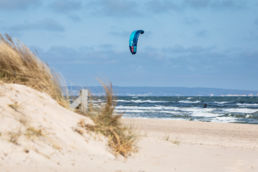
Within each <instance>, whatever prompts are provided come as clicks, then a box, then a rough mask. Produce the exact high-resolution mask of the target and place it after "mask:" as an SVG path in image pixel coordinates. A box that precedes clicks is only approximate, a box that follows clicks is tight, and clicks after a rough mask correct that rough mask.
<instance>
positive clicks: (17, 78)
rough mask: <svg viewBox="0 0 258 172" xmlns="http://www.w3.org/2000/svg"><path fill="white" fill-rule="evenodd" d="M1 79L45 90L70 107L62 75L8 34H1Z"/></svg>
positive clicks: (60, 102)
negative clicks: (61, 79)
mask: <svg viewBox="0 0 258 172" xmlns="http://www.w3.org/2000/svg"><path fill="white" fill-rule="evenodd" d="M0 81H3V82H4V83H17V84H22V85H26V86H29V87H31V88H34V89H36V90H38V91H41V92H45V93H47V94H49V95H50V96H51V97H52V98H53V99H55V100H56V101H57V102H58V103H59V104H61V105H62V106H65V107H68V101H67V100H66V98H64V96H63V94H62V89H61V86H60V77H59V76H58V75H57V74H56V73H54V72H53V71H51V70H50V68H49V67H48V66H47V65H46V64H45V63H44V62H42V61H41V60H40V59H39V58H38V57H37V56H36V55H35V54H34V53H32V52H31V51H30V49H29V48H28V47H26V46H25V45H24V44H23V43H21V42H20V41H14V40H13V39H12V38H11V37H10V36H9V35H7V34H5V35H4V36H3V35H1V34H0Z"/></svg>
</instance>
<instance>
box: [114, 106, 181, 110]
mask: <svg viewBox="0 0 258 172" xmlns="http://www.w3.org/2000/svg"><path fill="white" fill-rule="evenodd" d="M116 109H118V110H120V109H139V110H179V109H180V108H179V107H174V106H152V107H146V106H117V107H116Z"/></svg>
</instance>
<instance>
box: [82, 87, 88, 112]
mask: <svg viewBox="0 0 258 172" xmlns="http://www.w3.org/2000/svg"><path fill="white" fill-rule="evenodd" d="M80 94H81V106H80V108H81V109H80V110H81V112H83V113H86V112H87V110H88V90H85V89H83V90H81V92H80Z"/></svg>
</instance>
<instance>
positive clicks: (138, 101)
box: [117, 99, 169, 103]
mask: <svg viewBox="0 0 258 172" xmlns="http://www.w3.org/2000/svg"><path fill="white" fill-rule="evenodd" d="M117 102H127V103H167V102H169V101H158V100H140V99H139V100H117Z"/></svg>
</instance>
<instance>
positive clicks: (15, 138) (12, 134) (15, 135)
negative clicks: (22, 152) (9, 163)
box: [8, 130, 22, 145]
mask: <svg viewBox="0 0 258 172" xmlns="http://www.w3.org/2000/svg"><path fill="white" fill-rule="evenodd" d="M21 134H22V133H21V131H20V130H19V131H18V132H8V136H9V142H11V143H13V144H15V145H18V144H19V143H18V139H19V137H20V136H21Z"/></svg>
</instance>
